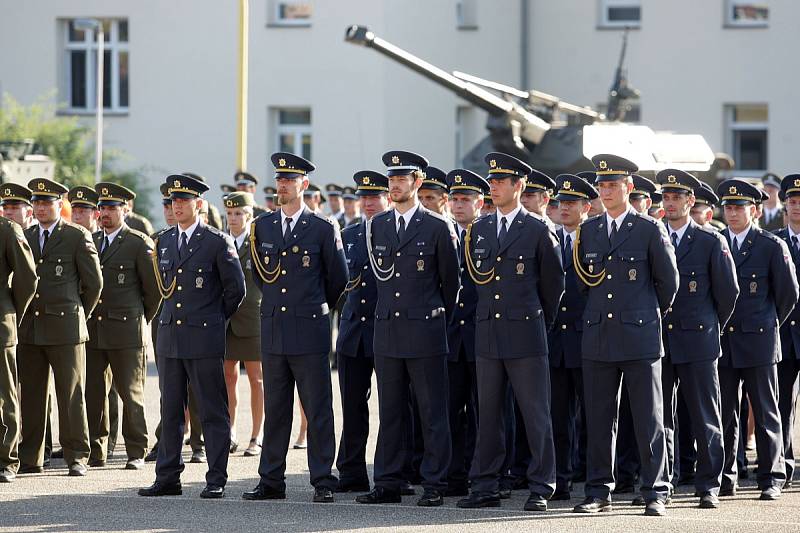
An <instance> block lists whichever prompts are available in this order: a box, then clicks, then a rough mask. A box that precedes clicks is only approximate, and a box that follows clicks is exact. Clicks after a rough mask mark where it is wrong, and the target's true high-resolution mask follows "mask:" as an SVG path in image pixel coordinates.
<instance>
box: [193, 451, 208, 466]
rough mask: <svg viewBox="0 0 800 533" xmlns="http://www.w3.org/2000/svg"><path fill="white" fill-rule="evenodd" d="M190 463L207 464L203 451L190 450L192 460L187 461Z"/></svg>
mask: <svg viewBox="0 0 800 533" xmlns="http://www.w3.org/2000/svg"><path fill="white" fill-rule="evenodd" d="M189 462H190V463H207V462H208V459H206V451H205V450H192V458H191V459H189Z"/></svg>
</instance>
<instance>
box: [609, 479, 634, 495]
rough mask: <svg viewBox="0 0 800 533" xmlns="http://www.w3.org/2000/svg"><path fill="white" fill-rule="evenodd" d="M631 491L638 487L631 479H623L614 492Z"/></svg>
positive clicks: (623, 492)
mask: <svg viewBox="0 0 800 533" xmlns="http://www.w3.org/2000/svg"><path fill="white" fill-rule="evenodd" d="M631 492H636V487H635V486H634V485H633V483H632V482H629V481H623V482H622V483H619V484H617V486H616V487H614V494H629V493H631Z"/></svg>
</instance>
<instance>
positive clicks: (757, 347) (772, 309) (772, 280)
mask: <svg viewBox="0 0 800 533" xmlns="http://www.w3.org/2000/svg"><path fill="white" fill-rule="evenodd" d="M723 235H724V236H725V239H726V240H727V241H728V243H729V245H730V239H731V237H730V233H729V230H726V231H724V232H723ZM733 260H734V262H735V263H736V274H737V276H738V278H739V290H740V294H739V299H738V300H737V301H736V308H735V309H734V311H733V316H731V319H730V320H729V321H728V325H727V327H726V328H725V330H724V334H723V336H722V359H720V365H725V366H729V367H733V368H748V367H753V366H762V365H768V364H772V363H777V362H779V361H780V360H781V345H780V342H779V338H778V335H779V329H778V328H779V326H780V325H781V324H782V323H783V322H784V320H786V318H787V317H788V316H789V313H791V311H792V309H793V308H794V306H795V304H796V303H797V296H798V287H797V279H796V277H795V270H794V263H793V262H792V260H791V255H790V252H789V249H788V247H787V246H786V243H785V242H784V241H783V240H781V239H780V238H779V237H777V236H775V235H773V234H771V233H769V232H767V231H764V230H762V229H760V228H757V227H755V226H751V227H750V231H749V232H748V233H747V236H746V237H745V239H744V241H743V243H742V246H741V248H740V249H739V253H738V254H733Z"/></svg>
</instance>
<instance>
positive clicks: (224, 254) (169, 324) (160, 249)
mask: <svg viewBox="0 0 800 533" xmlns="http://www.w3.org/2000/svg"><path fill="white" fill-rule="evenodd" d="M178 238H179V231H178V228H177V227H174V228H171V229H170V230H169V231H167V232H165V233H162V234H161V236H160V237H159V239H158V241H157V242H156V243H155V245H156V257H157V261H158V270H159V274H160V276H161V279H162V282H163V284H164V286H165V287H167V288H169V287H173V284H174V290H173V291H172V294H171V295H170V296H169V297H167V298H164V303H163V305H162V307H161V314H160V316H159V319H158V338H157V346H156V353H158V355H159V356H160V357H169V358H177V359H203V358H211V357H222V356H224V355H225V329H226V321H227V320H228V319H229V318H230V317H231V316H232V315H233V313H234V312H236V309H238V307H239V304H241V302H242V300H243V299H244V293H245V285H244V274H243V273H242V267H241V265H240V264H239V255H238V254H237V253H236V250H235V248H234V244H233V240H232V239H231V238H230V236H229V235H226V234H225V233H223V232H221V231H220V230H218V229H216V228H212V227H210V226H208V225H206V224H203V223H202V222H199V223H198V225H197V227H196V228H195V230H194V233H193V234H192V236H191V238H190V239H189V242H188V243H187V246H189V250H188V251H187V252H186V253H185V255H184V257H183V258H181V256H180V254H179V253H178Z"/></svg>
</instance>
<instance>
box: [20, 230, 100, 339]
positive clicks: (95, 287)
mask: <svg viewBox="0 0 800 533" xmlns="http://www.w3.org/2000/svg"><path fill="white" fill-rule="evenodd" d="M52 232H53V233H52V235H51V236H50V238H49V239H48V240H47V244H46V245H45V247H44V250H43V251H40V248H39V226H38V225H35V226H31V227H30V228H27V229H26V230H25V231H24V234H25V238H26V239H27V240H28V245H29V246H30V247H31V249H32V250H33V258H34V260H35V261H36V273H37V275H38V277H39V286H38V288H37V292H36V295H35V296H34V299H33V302H32V303H31V305H30V308H29V309H28V312H27V313H25V318H23V319H22V324H21V325H20V330H19V337H20V342H21V343H23V344H34V345H37V346H54V345H59V344H78V343H81V342H86V341H87V340H89V331H88V329H87V328H86V317H87V316H88V315H90V314H91V313H92V310H93V309H94V307H95V305H96V304H97V300H98V299H99V298H100V292H101V291H102V289H103V277H102V275H101V272H100V262H99V261H98V258H97V249H96V248H95V246H94V243H93V242H92V234H91V233H89V232H88V231H87V230H86V229H84V228H83V227H81V226H78V225H77V224H72V223H71V222H66V221H64V220H62V219H60V220H59V221H58V222H57V223H56V225H55V226H53V230H52Z"/></svg>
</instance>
